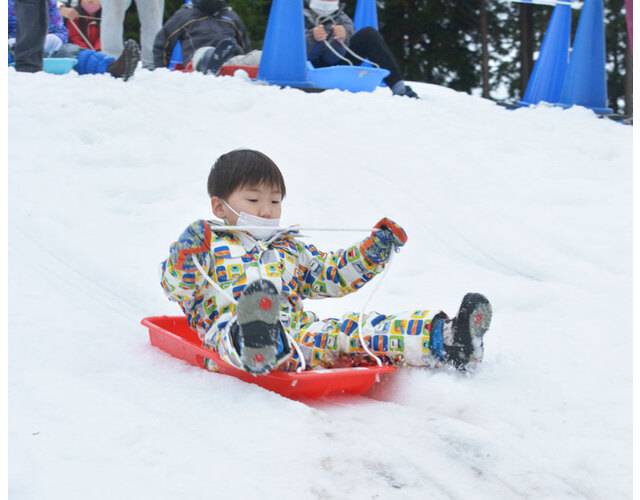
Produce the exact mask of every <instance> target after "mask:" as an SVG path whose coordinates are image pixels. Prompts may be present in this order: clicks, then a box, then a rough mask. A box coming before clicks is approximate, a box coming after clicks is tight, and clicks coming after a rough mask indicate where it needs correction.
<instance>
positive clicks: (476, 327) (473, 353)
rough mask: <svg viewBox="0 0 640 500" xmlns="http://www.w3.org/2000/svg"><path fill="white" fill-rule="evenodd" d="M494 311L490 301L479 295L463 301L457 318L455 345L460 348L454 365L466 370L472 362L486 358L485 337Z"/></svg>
mask: <svg viewBox="0 0 640 500" xmlns="http://www.w3.org/2000/svg"><path fill="white" fill-rule="evenodd" d="M492 316H493V311H492V309H491V304H490V303H489V300H488V299H487V298H486V297H485V296H484V295H482V294H479V293H468V294H466V295H465V296H464V298H463V299H462V304H461V305H460V310H459V311H458V314H457V316H456V325H455V328H456V333H455V338H454V344H455V345H457V346H458V348H457V349H456V351H457V353H458V354H457V355H456V356H455V358H457V359H454V360H453V361H454V364H455V365H456V366H457V367H458V368H461V369H464V368H465V367H466V366H467V365H468V364H469V363H471V362H480V361H482V358H483V356H484V344H483V337H484V335H485V333H487V330H489V326H490V325H491V318H492Z"/></svg>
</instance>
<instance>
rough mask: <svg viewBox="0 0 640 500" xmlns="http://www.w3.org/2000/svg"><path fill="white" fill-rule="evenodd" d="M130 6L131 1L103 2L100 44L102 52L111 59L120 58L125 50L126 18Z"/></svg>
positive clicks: (114, 0) (107, 0)
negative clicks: (124, 31)
mask: <svg viewBox="0 0 640 500" xmlns="http://www.w3.org/2000/svg"><path fill="white" fill-rule="evenodd" d="M130 5H131V0H102V21H101V22H100V44H101V46H102V52H104V53H105V54H107V55H109V56H111V57H118V56H119V55H120V54H121V53H122V49H123V48H124V45H123V40H122V32H123V29H124V16H125V13H126V12H127V9H128V8H129V6H130Z"/></svg>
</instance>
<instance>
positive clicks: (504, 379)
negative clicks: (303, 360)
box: [8, 69, 632, 500]
mask: <svg viewBox="0 0 640 500" xmlns="http://www.w3.org/2000/svg"><path fill="white" fill-rule="evenodd" d="M8 85H9V106H8V111H9V113H8V115H9V287H10V288H9V290H10V299H9V332H10V333H9V458H10V462H9V496H10V498H12V499H15V500H18V499H41V498H48V499H54V500H55V499H65V500H71V499H86V498H91V499H112V498H113V499H123V498H153V499H155V500H159V499H175V498H191V497H195V498H234V499H238V498H256V497H258V496H261V497H264V498H282V499H289V498H319V499H334V498H335V499H344V498H358V499H359V498H379V499H383V498H384V499H394V498H403V499H405V498H415V499H424V498H431V499H449V498H454V499H467V498H480V499H485V498H486V499H495V498H501V499H502V498H504V499H509V498H536V499H538V498H545V499H546V498H549V499H551V498H553V499H563V498H572V499H575V498H585V499H586V498H588V499H617V498H629V497H630V495H631V489H632V460H631V459H632V406H631V402H632V397H631V396H632V394H631V391H632V371H631V369H632V335H631V334H632V305H631V298H632V274H631V273H632V250H631V249H632V242H631V237H632V225H631V224H632V186H631V179H632V160H631V157H632V156H631V154H632V153H631V150H632V128H631V127H628V126H623V125H620V124H618V123H614V122H612V121H609V120H601V119H597V118H596V117H595V116H594V115H593V114H592V113H591V112H590V111H587V110H585V109H572V110H568V111H564V110H560V109H555V108H545V107H539V108H537V109H521V110H517V111H507V110H505V109H503V108H500V107H498V106H496V105H494V104H493V103H491V102H490V101H486V100H482V99H480V98H478V97H472V96H469V95H465V94H462V93H457V92H454V91H451V90H448V89H445V88H442V87H437V86H433V85H426V84H420V83H416V84H415V86H414V88H415V89H416V90H417V91H418V92H419V93H420V94H421V95H422V96H423V100H421V101H414V100H410V99H406V98H392V97H391V96H390V94H389V92H388V91H387V90H386V89H379V90H378V91H377V92H375V93H374V94H348V93H343V92H338V91H327V92H324V93H321V94H305V93H303V92H300V91H296V90H290V89H287V90H281V89H278V88H274V87H268V86H260V85H254V84H251V83H248V82H246V81H244V80H242V79H238V78H213V77H207V76H203V75H197V74H190V75H185V74H179V73H169V72H168V71H156V72H148V71H144V70H141V71H139V72H138V74H137V75H136V77H135V78H134V79H133V80H131V81H130V82H127V83H123V82H121V81H118V80H115V79H111V78H108V77H104V76H83V77H79V76H77V75H74V74H69V75H65V76H62V77H58V76H52V75H46V74H34V75H30V74H17V73H15V72H14V71H13V70H11V69H10V70H9V75H8ZM412 85H413V84H412ZM238 147H250V148H254V149H258V150H261V151H264V152H265V153H267V154H268V155H269V156H271V157H272V158H273V159H274V160H275V161H276V163H277V164H278V165H279V166H280V168H281V169H282V171H283V173H284V175H285V179H286V181H287V187H288V196H287V198H286V201H285V215H284V220H283V222H284V223H300V224H303V225H308V226H337V227H370V226H372V225H373V224H374V223H375V222H376V221H377V220H378V219H379V218H380V217H382V216H389V217H391V218H393V219H394V220H396V221H398V222H399V223H401V224H402V225H403V226H404V227H405V228H406V230H407V232H408V234H409V242H408V243H407V245H406V247H405V249H403V251H402V252H401V253H399V254H398V255H397V256H396V258H395V259H394V262H393V263H392V267H391V269H390V271H389V273H388V274H387V276H386V278H385V280H384V282H383V283H382V285H381V287H380V289H379V291H378V292H377V294H376V295H375V296H374V297H373V299H372V302H371V308H372V309H375V310H377V311H381V312H394V311H400V310H406V309H412V308H417V307H425V308H434V309H437V308H442V309H444V310H446V311H448V312H449V313H451V314H455V311H456V310H457V307H458V305H459V302H460V300H461V298H462V296H463V294H464V293H465V292H467V291H481V292H483V293H485V294H486V295H487V296H488V297H489V298H490V299H491V301H492V303H493V307H494V323H493V325H492V328H491V330H490V332H489V333H488V334H487V337H486V342H485V346H486V355H485V362H484V363H483V365H482V366H481V367H480V369H479V370H478V371H477V372H476V373H475V374H473V375H471V376H464V375H460V374H457V373H452V372H451V371H446V370H443V371H429V370H425V369H402V370H399V372H398V373H397V374H396V376H395V377H394V379H393V380H391V381H390V382H388V383H386V384H384V385H382V386H379V387H377V388H376V389H375V390H374V392H373V393H372V394H370V395H369V396H368V397H358V398H336V399H332V400H328V401H320V402H315V403H301V402H295V401H290V400H287V399H284V398H282V397H280V396H278V395H276V394H273V393H270V392H267V391H265V390H263V389H260V388H258V387H257V386H252V385H248V384H244V383H242V382H240V381H238V380H236V379H233V378H229V377H225V376H221V375H215V374H211V373H208V372H206V371H204V370H199V369H197V368H194V367H191V366H188V365H186V364H185V363H183V362H181V361H178V360H175V359H173V358H171V357H170V356H168V355H165V354H164V353H162V352H161V351H159V350H157V349H155V348H153V347H151V346H150V345H149V344H148V340H147V335H146V332H145V330H144V328H143V327H142V326H140V324H139V321H140V319H141V318H142V317H145V316H151V315H160V314H178V313H179V309H178V307H177V306H176V305H175V304H173V303H170V302H168V301H167V300H166V299H165V297H164V295H163V293H162V291H161V289H160V286H159V284H158V264H159V263H160V261H161V260H163V259H164V258H165V257H166V255H167V251H168V247H169V244H170V243H171V242H173V241H174V240H175V239H176V238H177V237H178V235H179V234H180V232H181V231H182V230H183V229H184V228H185V227H186V226H187V225H188V224H189V223H190V222H192V221H193V220H195V219H198V218H206V217H209V215H210V214H209V204H208V199H207V195H206V177H207V174H208V172H209V169H210V166H211V164H212V163H213V162H214V160H215V159H216V158H217V157H218V156H219V155H220V154H222V153H224V152H226V151H228V150H231V149H234V148H238ZM363 236H364V235H363V234H362V233H352V234H350V233H317V234H314V235H313V238H312V241H313V242H314V243H316V245H317V246H319V247H320V248H323V249H331V248H339V247H344V246H345V245H348V244H351V243H353V242H355V241H357V240H358V239H359V238H361V237H363ZM367 290H370V288H367V287H365V289H364V290H363V291H362V292H360V293H357V294H354V295H352V296H349V297H346V298H343V299H329V300H324V301H314V302H309V303H308V304H307V308H309V309H312V310H314V311H316V312H317V313H319V314H320V315H323V316H337V315H340V314H342V313H343V312H348V311H351V310H354V311H357V310H359V309H360V308H361V307H362V305H363V304H364V302H365V300H366V299H367V297H368V295H367V293H368V292H367Z"/></svg>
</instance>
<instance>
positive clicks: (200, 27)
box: [153, 0, 251, 75]
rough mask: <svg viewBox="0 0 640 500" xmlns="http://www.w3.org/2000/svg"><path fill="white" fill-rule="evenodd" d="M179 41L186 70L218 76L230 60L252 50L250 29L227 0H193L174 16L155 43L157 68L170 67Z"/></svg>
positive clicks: (154, 60)
mask: <svg viewBox="0 0 640 500" xmlns="http://www.w3.org/2000/svg"><path fill="white" fill-rule="evenodd" d="M177 42H180V43H181V45H182V64H183V65H184V66H185V67H189V68H192V69H193V70H195V71H199V72H201V73H210V74H214V75H215V74H216V73H217V72H218V70H219V69H220V68H221V67H222V65H223V64H224V63H225V62H227V61H228V60H229V59H231V58H233V57H236V56H241V55H245V54H248V53H249V52H250V50H251V42H250V40H249V34H248V32H247V28H246V27H245V25H244V23H243V22H242V19H240V16H238V14H236V13H235V12H234V11H233V9H232V8H231V7H230V6H229V4H228V2H227V1H226V0H193V3H192V4H188V5H184V6H182V7H181V8H180V9H179V10H178V11H177V12H176V13H175V14H173V16H171V17H170V18H169V19H168V20H167V22H166V23H165V24H164V26H162V29H161V30H160V31H159V32H158V34H157V35H156V39H155V41H154V43H153V62H154V66H155V67H156V68H166V67H167V66H168V64H169V61H170V59H171V53H172V52H173V49H174V47H175V45H176V43H177ZM245 64H246V63H245Z"/></svg>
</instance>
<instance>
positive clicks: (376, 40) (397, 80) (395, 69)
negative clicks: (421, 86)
mask: <svg viewBox="0 0 640 500" xmlns="http://www.w3.org/2000/svg"><path fill="white" fill-rule="evenodd" d="M308 6H309V8H307V9H305V11H304V23H305V30H306V39H307V58H308V59H309V61H310V62H311V64H313V66H314V67H316V68H322V67H326V66H336V65H339V64H354V65H359V64H361V63H362V60H361V58H364V59H368V60H369V61H372V62H374V63H376V64H378V65H379V66H380V67H381V68H384V69H387V70H389V76H387V77H386V78H385V79H384V82H385V83H386V84H387V86H388V87H389V88H390V89H391V92H393V94H394V95H399V96H407V97H413V98H418V94H416V93H415V92H414V91H413V89H412V88H411V87H409V86H408V85H406V84H405V83H404V80H403V79H402V75H401V73H400V67H399V66H398V62H397V61H396V59H395V57H394V56H393V54H392V53H391V50H390V49H389V47H388V45H387V44H386V42H385V41H384V38H382V35H381V34H380V33H379V32H378V31H377V30H375V29H373V28H363V29H361V30H359V31H358V32H355V28H354V26H353V21H352V20H351V18H350V17H349V16H348V15H347V14H345V13H344V12H343V11H342V8H341V7H340V3H339V1H338V0H308Z"/></svg>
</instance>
